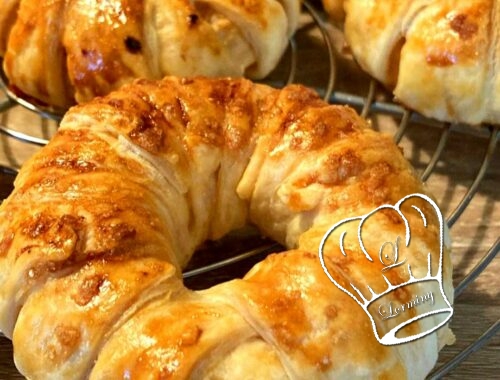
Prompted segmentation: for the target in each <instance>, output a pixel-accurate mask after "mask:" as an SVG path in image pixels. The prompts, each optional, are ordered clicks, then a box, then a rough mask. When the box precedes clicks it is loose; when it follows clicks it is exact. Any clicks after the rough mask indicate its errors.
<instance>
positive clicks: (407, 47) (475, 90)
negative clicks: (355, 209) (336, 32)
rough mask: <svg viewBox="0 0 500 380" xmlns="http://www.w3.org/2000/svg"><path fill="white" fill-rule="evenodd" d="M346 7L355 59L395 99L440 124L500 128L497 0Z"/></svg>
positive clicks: (393, 0)
mask: <svg viewBox="0 0 500 380" xmlns="http://www.w3.org/2000/svg"><path fill="white" fill-rule="evenodd" d="M326 3H328V2H326ZM326 5H327V4H325V6H326ZM343 7H344V9H345V13H346V17H345V24H344V31H345V36H346V40H347V43H348V44H349V47H350V48H351V50H352V53H353V56H354V57H355V59H356V60H357V62H358V63H359V64H360V66H361V67H362V68H363V69H364V70H366V71H367V72H368V73H369V74H371V75H372V76H373V77H375V78H376V79H378V80H379V81H381V82H382V83H383V84H385V85H386V86H387V87H388V88H390V89H391V90H393V91H394V95H395V97H396V100H398V101H400V102H401V103H403V104H405V105H407V106H408V107H410V108H412V109H414V110H416V111H418V112H420V113H422V114H424V115H426V116H428V117H433V118H436V119H438V120H443V121H450V122H464V123H469V124H473V125H475V124H480V123H498V121H499V117H500V116H499V115H500V108H499V104H498V101H497V100H496V99H497V96H495V94H496V93H497V90H498V88H499V84H498V83H499V80H498V68H497V64H496V62H497V61H498V54H499V51H500V50H499V49H498V33H499V28H498V27H497V26H496V25H498V22H499V21H500V19H499V17H500V8H499V3H498V2H497V1H494V0H473V1H468V0H418V1H396V0H386V1H370V2H364V1H354V0H353V1H351V0H345V1H343ZM327 10H328V8H327Z"/></svg>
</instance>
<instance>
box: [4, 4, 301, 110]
mask: <svg viewBox="0 0 500 380" xmlns="http://www.w3.org/2000/svg"><path fill="white" fill-rule="evenodd" d="M299 13H300V1H299V0H284V1H277V0H251V1H236V0H197V1H188V0H171V1H167V2H166V1H160V0H142V1H130V0H120V1H111V2H110V1H104V2H101V1H89V0H68V1H63V0H57V1H52V0H42V1H33V0H23V1H19V0H17V1H16V0H8V1H4V2H2V4H0V56H3V60H4V64H3V69H4V71H5V74H6V76H7V78H8V80H9V85H10V86H11V88H12V89H13V90H14V91H16V92H18V93H20V94H21V95H23V96H28V97H30V98H32V99H34V100H35V101H36V102H38V103H40V104H44V105H48V106H52V107H53V108H56V109H63V110H64V109H66V108H68V107H69V106H70V105H73V104H74V103H75V101H76V102H79V103H80V102H85V101H88V100H90V99H92V98H93V97H95V96H100V95H104V94H107V93H108V92H110V91H111V90H113V89H116V88H118V87H120V86H121V85H123V84H124V83H128V82H131V81H132V80H133V79H135V78H149V79H160V78H162V77H163V76H165V75H176V76H193V75H205V76H214V77H215V76H232V77H240V76H247V77H251V78H254V79H260V78H263V77H265V76H266V75H268V74H269V73H270V72H271V71H272V70H273V69H274V68H275V66H276V65H277V64H278V62H279V60H280V58H281V56H282V54H283V52H284V51H285V48H286V46H287V44H288V38H289V37H290V36H291V35H292V34H293V33H294V32H295V29H296V28H297V23H298V17H299Z"/></svg>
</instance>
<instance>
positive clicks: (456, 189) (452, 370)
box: [0, 1, 500, 379]
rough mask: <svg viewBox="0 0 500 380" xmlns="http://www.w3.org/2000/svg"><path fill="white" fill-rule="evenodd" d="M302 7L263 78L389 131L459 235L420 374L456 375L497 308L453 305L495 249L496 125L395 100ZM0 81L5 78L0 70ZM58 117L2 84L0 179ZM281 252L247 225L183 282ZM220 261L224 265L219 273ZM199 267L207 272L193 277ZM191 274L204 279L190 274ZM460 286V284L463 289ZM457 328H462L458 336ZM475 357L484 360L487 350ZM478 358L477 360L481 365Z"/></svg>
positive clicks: (327, 26)
mask: <svg viewBox="0 0 500 380" xmlns="http://www.w3.org/2000/svg"><path fill="white" fill-rule="evenodd" d="M303 6H304V13H303V15H302V18H301V27H300V28H299V31H298V32H297V33H296V35H295V36H294V38H293V39H292V40H291V41H290V45H289V48H288V50H287V52H286V53H285V56H284V57H283V59H282V62H281V63H280V65H279V66H278V68H277V69H276V70H275V72H273V73H272V74H271V75H270V76H269V77H268V78H266V79H265V80H264V81H263V82H264V83H267V84H270V85H273V86H275V87H280V86H283V85H286V84H290V83H302V84H305V85H306V86H309V87H313V88H315V89H316V90H317V91H318V93H320V94H321V95H322V96H323V98H324V99H325V100H327V101H329V102H331V103H336V104H346V105H350V106H352V107H354V108H356V109H357V110H358V111H359V112H360V113H361V115H362V116H363V117H365V118H368V119H369V120H370V121H371V122H372V125H373V127H374V128H375V129H379V130H381V131H383V132H388V133H392V134H393V136H394V139H395V141H396V142H397V143H398V144H399V145H401V146H402V147H403V149H404V151H405V153H406V155H407V156H408V152H409V157H407V158H408V159H409V160H410V162H411V163H412V164H413V166H414V167H415V168H416V169H417V170H419V172H420V173H421V174H420V175H421V178H422V180H423V181H424V182H425V183H426V185H427V186H428V187H429V189H430V190H431V192H432V193H433V194H434V195H435V196H436V198H438V200H440V202H439V203H440V205H441V208H442V211H443V213H444V214H446V215H447V217H446V220H447V224H448V226H449V228H450V229H451V236H452V238H453V237H454V235H455V231H457V232H456V235H457V236H459V237H461V239H459V241H460V242H461V243H460V244H459V246H458V247H456V246H453V247H452V250H453V252H452V253H453V256H454V266H455V274H454V276H455V278H454V279H455V284H456V285H455V305H454V308H455V316H454V320H453V322H452V329H453V330H454V331H455V333H456V334H457V343H456V344H455V345H454V346H448V347H445V348H444V349H443V350H442V351H441V353H440V361H439V362H438V365H437V367H436V369H435V370H434V372H433V373H431V375H430V376H429V378H430V379H438V378H442V377H450V378H460V377H461V376H462V373H461V368H463V367H464V363H466V361H468V360H471V359H469V355H471V354H472V353H474V352H477V351H479V350H481V349H482V351H484V350H485V347H484V346H485V345H487V344H488V343H491V341H492V339H493V338H494V337H496V336H497V333H498V331H499V330H500V319H499V318H498V314H499V313H498V311H499V309H500V305H498V303H499V302H498V299H497V298H494V297H495V296H496V293H495V292H493V296H492V297H493V299H492V300H490V303H495V301H496V303H497V305H492V306H491V308H488V307H487V306H484V307H483V308H487V309H488V310H487V312H486V313H484V314H485V315H483V314H482V313H481V311H480V310H479V311H478V310H477V307H476V304H474V302H470V304H468V303H467V302H463V304H462V303H461V301H462V299H465V301H470V300H471V299H475V298H477V297H478V295H477V292H480V291H482V289H481V288H479V289H475V291H474V289H473V290H470V288H472V287H473V285H474V283H475V280H476V279H478V277H479V276H482V277H484V276H486V277H487V279H489V278H494V277H492V274H491V273H488V272H491V268H492V266H493V264H495V265H496V264H497V263H496V262H494V259H495V257H496V255H497V253H498V252H499V250H500V238H499V237H498V235H499V234H498V226H499V225H498V220H500V210H499V208H498V202H497V201H498V199H497V198H498V195H499V192H498V190H497V189H496V187H498V185H499V184H500V183H499V179H500V166H499V165H498V164H497V163H498V162H500V157H497V159H495V158H494V157H495V155H498V151H497V149H496V145H497V141H498V138H499V130H500V129H499V127H498V126H492V125H489V126H482V127H481V128H478V127H471V126H467V125H457V124H450V123H442V122H438V121H436V120H432V119H428V118H425V117H423V116H422V115H419V114H418V113H416V112H412V111H410V110H408V109H406V108H404V107H402V106H401V105H399V104H396V103H395V102H393V101H392V98H391V97H390V96H389V95H388V94H387V93H386V92H385V91H383V89H381V88H380V87H379V86H378V85H377V83H376V82H375V81H374V80H373V79H371V78H369V77H368V76H366V74H363V73H362V72H361V71H360V70H359V68H358V67H357V66H356V64H355V63H354V62H353V61H352V59H351V58H350V57H349V56H348V54H343V49H342V36H341V33H340V32H339V30H338V29H337V28H335V27H334V26H333V25H332V24H331V23H329V22H327V21H326V18H325V16H324V14H323V13H321V12H320V11H318V10H317V8H316V7H315V6H314V5H311V3H309V2H307V1H305V2H304V3H303ZM311 57H314V59H311ZM0 63H1V62H0ZM2 75H3V74H2ZM1 79H2V81H3V82H4V83H7V82H6V78H5V77H3V76H2V78H1ZM18 120H22V121H18ZM27 120H28V121H27ZM59 120H60V115H59V114H57V113H54V112H52V111H51V110H48V109H43V108H40V107H38V106H35V105H33V104H32V103H30V102H28V101H26V100H24V99H22V98H19V97H18V96H16V94H15V93H13V92H11V91H10V90H9V88H8V87H7V86H6V85H3V86H2V94H0V151H1V153H2V156H0V159H1V160H2V161H0V177H1V176H2V175H3V176H4V177H5V176H7V177H9V178H13V177H14V175H15V174H16V173H17V170H18V168H19V167H20V165H21V164H22V162H23V161H24V160H25V159H26V158H28V157H29V156H30V155H31V154H32V153H33V152H34V151H36V150H37V149H39V148H40V147H41V146H43V145H45V144H46V143H47V142H48V140H49V139H50V137H51V135H52V134H53V133H54V132H55V130H56V129H57V123H58V121H59ZM26 125H30V126H33V125H37V126H38V125H39V127H36V128H33V127H26ZM19 152H22V153H23V154H21V155H20V157H18V156H19V154H16V153H19ZM464 168H465V169H464ZM444 184H445V185H446V186H444ZM443 186H444V187H443ZM478 210H479V215H478ZM495 223H496V224H495ZM471 230H473V231H472V232H473V233H472V234H471V233H470V232H471ZM465 235H467V236H471V237H470V239H462V237H463V236H465ZM469 243H470V244H469ZM221 247H224V250H223V251H225V252H227V254H226V255H225V256H224V257H223V258H221V257H220V255H218V256H217V258H214V256H213V255H211V252H213V251H215V249H216V250H217V251H218V252H221V251H222V250H221V249H220V248H221ZM281 249H282V247H280V246H279V245H277V244H276V243H274V242H272V241H269V240H267V239H264V238H261V237H260V236H259V235H258V233H257V232H256V231H254V230H242V231H236V232H235V233H233V234H231V235H230V236H228V237H226V238H224V239H222V240H221V241H220V242H213V243H211V242H209V243H207V246H206V247H204V248H202V249H201V251H203V252H204V254H198V255H195V257H194V258H193V260H192V262H191V263H190V265H189V266H188V268H187V269H186V271H185V272H184V274H183V276H184V278H185V282H186V284H187V285H188V286H190V287H192V288H196V287H206V286H210V285H212V284H214V283H217V282H220V281H224V280H227V279H229V278H234V277H237V276H238V275H242V274H243V273H245V272H246V271H247V270H248V269H249V268H250V267H251V266H253V264H255V263H256V262H258V261H260V260H261V259H262V258H264V257H265V256H266V255H267V254H269V253H270V252H275V251H279V250H281ZM457 251H458V253H457ZM200 253H201V252H200ZM228 268H232V269H231V270H230V271H228ZM235 268H236V269H235ZM208 272H210V276H200V275H201V274H204V273H208ZM228 272H230V273H229V274H228ZM200 278H204V279H205V280H206V279H207V278H209V279H210V280H209V282H207V281H203V282H199V281H197V279H200ZM210 281H211V283H210ZM486 282H488V280H487V281H486ZM476 283H477V282H476ZM467 288H469V291H468V292H465V290H466V289H467ZM471 314H472V315H471ZM486 314H487V315H486ZM474 318H475V319H477V322H476V323H474V322H473V320H474ZM460 321H461V323H462V324H463V325H464V326H467V325H471V328H470V329H468V330H467V329H462V328H461V327H462V326H460V328H458V329H457V327H456V326H458V324H459V322H460ZM464 321H465V322H464ZM462 330H467V332H466V333H465V334H461V332H462ZM462 335H463V336H462ZM0 343H1V342H0ZM478 355H479V354H476V355H474V356H478ZM485 355H486V356H485V357H486V359H487V356H488V355H494V353H493V354H485ZM486 359H485V360H486ZM482 360H483V359H482V358H481V359H479V360H477V361H478V362H479V363H481V362H482ZM496 362H497V363H498V358H497V360H496ZM461 365H462V366H461ZM457 367H459V368H457ZM12 368H13V369H12V372H9V371H7V372H6V373H10V374H14V372H13V371H15V367H14V364H13V363H12ZM499 370H500V368H499V367H498V364H497V366H496V368H490V371H491V372H489V373H491V374H492V375H493V374H497V375H498V371H499ZM482 371H483V368H482V367H481V366H480V364H478V365H477V366H476V367H474V368H472V369H467V373H466V375H467V377H468V378H472V377H477V378H486V377H488V375H487V374H486V375H485V374H484V373H483V372H482ZM1 374H2V371H0V375H1ZM15 376H16V375H14V377H15Z"/></svg>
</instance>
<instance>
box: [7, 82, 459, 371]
mask: <svg viewBox="0 0 500 380" xmlns="http://www.w3.org/2000/svg"><path fill="white" fill-rule="evenodd" d="M415 192H421V193H422V192H425V189H424V188H423V185H422V183H421V182H420V181H419V179H418V178H417V177H416V176H415V174H414V172H413V170H412V168H411V167H410V165H409V164H408V162H407V161H406V160H405V159H404V157H403V155H402V153H401V151H400V149H399V148H398V147H397V146H396V145H395V144H394V143H393V141H392V139H391V138H390V137H389V136H386V135H383V134H381V133H378V132H375V131H373V130H372V129H370V128H369V126H368V124H367V123H366V122H365V121H364V120H363V119H361V118H360V117H359V116H358V115H357V114H356V113H355V111H353V110H352V109H351V108H348V107H344V106H336V105H329V104H327V103H325V102H324V101H322V100H321V99H320V98H319V97H318V95H317V94H316V93H314V92H313V91H312V90H309V89H306V88H305V87H303V86H299V85H291V86H288V87H285V88H283V89H281V90H278V89H273V88H270V87H267V86H265V85H259V84H253V83H252V82H250V81H248V80H244V79H239V80H236V79H234V80H233V79H207V78H196V79H180V78H173V77H167V78H165V79H164V80H162V81H159V82H151V81H146V80H141V81H137V82H136V83H134V84H131V85H126V86H124V87H123V88H122V89H120V90H119V91H117V92H113V93H112V94H110V95H109V96H106V97H102V98H96V99H94V100H92V101H90V102H88V103H86V104H84V105H79V106H75V107H73V108H71V109H70V110H69V112H68V113H67V114H66V116H65V117H64V119H63V121H62V122H61V126H60V129H59V130H58V132H57V134H56V135H55V137H53V139H52V140H51V141H50V143H49V144H48V145H47V146H45V147H44V148H42V149H41V150H40V151H39V152H38V153H37V154H36V155H35V156H34V157H33V158H32V159H30V160H29V161H28V162H27V163H26V164H25V165H24V166H23V168H22V170H21V171H20V172H19V175H18V177H17V178H16V181H15V189H14V191H13V193H12V194H11V195H10V196H9V198H8V199H7V200H5V201H4V202H3V203H2V205H1V207H0V330H1V331H2V332H3V333H4V334H5V335H6V336H7V337H10V338H12V339H13V345H14V349H15V350H14V351H15V362H16V365H17V367H18V368H19V370H20V372H21V373H23V374H24V375H26V376H27V377H29V378H31V379H41V378H51V379H64V378H72V379H77V378H87V377H88V378H90V379H115V378H150V377H151V378H187V377H191V378H206V379H220V378H256V379H264V378H265V379H284V378H293V379H311V378H353V377H367V376H369V377H374V378H379V377H387V378H394V379H396V378H397V379H401V378H405V377H408V378H423V377H424V376H425V375H426V374H427V373H428V372H429V371H430V370H431V368H432V367H433V366H434V364H435V362H436V359H437V355H438V351H439V349H440V348H441V346H442V345H443V344H445V343H446V342H447V340H448V337H449V336H450V335H449V334H451V333H450V331H449V329H448V328H447V327H445V328H442V329H440V330H438V333H433V334H431V335H428V336H426V337H425V338H422V339H418V340H416V341H414V342H411V343H408V344H400V345H394V346H384V345H381V344H380V343H379V342H378V341H377V340H376V339H375V336H374V333H373V331H372V326H371V325H370V323H369V321H368V318H367V316H366V315H365V314H364V313H362V312H361V309H360V308H359V306H358V304H357V303H356V302H355V301H354V300H353V298H351V297H349V296H348V295H347V294H346V293H344V292H342V291H341V290H339V289H338V288H337V287H336V286H334V285H333V283H332V282H331V281H330V280H329V279H328V277H327V276H326V275H325V272H324V271H323V268H322V266H321V264H320V260H319V258H318V248H319V246H320V242H321V240H322V238H323V236H324V235H325V232H326V231H327V230H328V229H329V228H330V227H331V226H332V225H333V224H334V223H336V222H338V221H339V220H341V219H343V218H346V217H351V216H356V215H361V214H365V213H367V212H369V211H372V210H373V209H374V208H376V207H378V206H380V205H382V204H385V203H388V204H394V203H395V202H396V201H398V200H399V199H401V198H402V197H404V196H406V195H408V194H412V193H415ZM420 207H421V209H422V210H424V209H425V207H426V206H425V205H421V206H420ZM402 210H403V211H404V212H405V213H407V214H408V220H409V222H410V225H411V227H412V228H414V227H415V229H416V230H415V233H414V234H413V236H412V240H411V244H410V246H409V248H408V249H409V251H408V252H409V253H408V255H410V256H411V259H412V260H416V262H417V263H418V262H421V261H422V260H424V261H425V260H426V257H427V256H426V254H425V252H430V253H431V255H432V259H433V260H434V259H436V252H437V251H438V249H437V246H438V239H437V235H438V234H439V231H438V230H439V228H438V225H437V219H436V218H428V228H422V227H418V226H417V225H416V222H415V221H416V220H418V218H419V216H418V215H417V213H416V212H413V211H411V207H406V206H404V207H403V208H402ZM247 223H253V224H255V225H256V226H257V227H258V228H259V229H260V231H261V232H262V233H263V234H265V235H267V236H270V237H272V238H273V239H275V240H277V241H278V242H280V243H282V244H284V245H286V246H287V247H288V248H289V249H290V250H289V251H287V252H285V253H280V254H274V255H271V256H269V257H268V258H266V259H265V260H263V261H262V262H260V263H259V264H257V265H256V266H255V267H254V268H253V269H252V270H251V271H250V272H249V273H248V274H247V275H246V276H245V278H244V279H240V280H234V281H230V282H226V283H222V284H220V285H217V286H214V287H212V288H210V289H207V290H203V291H190V290H188V289H186V288H185V287H184V286H183V284H182V280H181V279H180V272H181V268H183V267H184V266H185V265H186V263H187V262H188V260H189V259H190V257H191V255H192V254H193V252H194V251H195V250H196V248H197V247H198V246H199V245H200V244H201V243H202V242H204V241H206V240H207V239H217V238H219V237H221V236H222V235H224V234H226V233H227V232H229V231H231V230H233V229H235V228H238V227H241V226H244V225H245V224H247ZM414 225H415V226H414ZM348 228H349V229H352V228H354V226H349V227H348ZM401 228H403V227H402V225H401V221H400V220H398V218H397V217H396V218H395V217H394V215H393V214H391V213H390V212H381V213H379V214H378V215H377V216H376V217H375V222H374V223H371V224H369V225H367V227H366V229H365V232H364V233H366V234H367V235H366V236H367V240H366V242H365V244H366V247H367V249H369V250H373V249H375V250H378V248H379V247H380V244H381V242H380V235H381V231H387V232H388V233H389V232H390V233H401ZM332 241H333V240H332ZM359 252H360V251H359V247H356V246H355V245H354V244H351V245H350V246H349V250H348V253H349V254H348V257H347V258H345V260H344V257H343V256H342V254H341V252H340V250H339V247H336V246H335V244H332V245H331V246H328V247H327V248H326V250H325V253H324V258H325V260H326V262H327V266H328V268H331V270H332V271H334V272H335V273H336V274H335V276H336V277H337V278H338V279H339V281H344V282H345V281H349V280H359V279H362V280H363V281H364V280H366V281H367V283H369V284H370V286H371V289H373V290H374V291H380V290H381V289H382V288H383V289H385V288H386V287H387V283H386V282H385V281H384V279H383V276H381V274H380V269H381V268H383V267H384V266H383V264H382V263H381V262H377V261H374V262H372V263H370V262H369V261H368V260H366V258H365V257H364V256H363V255H360V254H359ZM433 262H434V261H433ZM415 268H416V267H415ZM414 275H417V271H416V269H415V270H414ZM386 276H387V278H389V279H390V280H391V281H397V280H399V279H404V278H406V277H407V276H408V273H406V272H405V271H404V270H403V269H401V268H394V269H393V270H391V271H389V273H388V274H387V275H386ZM443 281H444V288H445V291H446V293H447V295H448V298H449V299H452V296H453V289H452V282H451V264H450V259H449V255H448V251H447V250H446V251H445V255H444V260H443ZM419 286H421V288H419V289H420V290H421V291H422V292H423V291H425V289H426V286H427V285H426V283H422V284H419ZM360 289H362V288H360ZM366 289H367V288H363V289H362V292H367V290H366ZM413 296H414V295H412V294H410V293H409V292H406V291H402V290H401V291H398V292H394V294H392V295H390V297H391V298H390V300H393V301H394V302H407V301H409V300H411V298H412V297H413ZM411 326H412V327H411V328H412V330H413V332H418V331H421V330H422V329H424V328H425V325H424V324H423V323H422V324H421V323H420V322H417V323H415V324H413V325H411Z"/></svg>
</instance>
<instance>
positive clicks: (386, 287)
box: [319, 194, 453, 345]
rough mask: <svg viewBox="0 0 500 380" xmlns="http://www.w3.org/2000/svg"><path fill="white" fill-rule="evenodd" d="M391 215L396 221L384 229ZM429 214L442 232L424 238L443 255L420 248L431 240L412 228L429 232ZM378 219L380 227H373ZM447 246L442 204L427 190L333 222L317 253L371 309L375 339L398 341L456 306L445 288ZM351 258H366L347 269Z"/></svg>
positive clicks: (432, 327) (438, 323)
mask: <svg viewBox="0 0 500 380" xmlns="http://www.w3.org/2000/svg"><path fill="white" fill-rule="evenodd" d="M403 205H404V208H403ZM403 209H404V212H403ZM410 213H412V217H411V218H409V217H408V215H409V214H410ZM387 215H389V216H390V219H391V220H393V221H395V222H394V223H392V224H390V227H391V228H387V229H385V228H384V227H385V226H384V223H383V221H384V220H387V218H386V216H387ZM384 218H385V219H384ZM430 220H433V221H434V223H432V225H433V228H434V229H435V228H436V225H438V226H439V233H436V234H427V235H426V238H427V239H429V236H431V237H432V238H434V236H435V239H438V240H439V242H438V243H439V244H438V245H436V244H433V245H432V246H433V247H436V246H438V247H439V255H438V254H437V253H436V252H434V253H433V254H431V252H417V253H416V251H419V250H420V251H421V250H422V249H423V248H426V247H427V245H425V244H422V242H421V241H419V239H418V236H412V233H414V231H413V230H415V231H419V232H420V233H422V231H424V232H427V231H425V230H426V229H428V228H429V221H430ZM381 221H382V222H381ZM377 223H379V224H381V225H380V226H377V227H379V228H375V224H377ZM394 225H399V226H400V228H399V230H398V231H399V232H400V233H398V234H396V233H395V232H394V228H393V226H394ZM368 229H371V230H370V233H367V232H366V230H368ZM415 233H416V232H415ZM412 238H413V239H412ZM368 240H370V241H369V242H368ZM410 243H412V244H413V246H411V248H410ZM327 244H328V247H331V245H332V244H333V245H336V249H334V250H331V249H329V248H327ZM443 248H444V223H443V217H442V215H441V212H440V210H439V208H438V206H437V205H436V204H435V203H434V201H432V199H430V198H429V197H428V196H426V195H423V194H411V195H408V196H406V197H404V198H402V199H401V200H400V201H399V202H397V203H396V204H395V205H382V206H380V207H378V208H377V209H375V210H373V211H372V212H370V213H368V214H366V215H362V216H358V217H352V218H347V219H344V220H341V221H339V222H338V223H336V224H334V225H333V226H332V227H331V228H329V229H328V231H327V232H326V233H325V235H324V236H323V239H322V241H321V244H320V247H319V259H320V261H321V266H322V267H323V270H324V272H325V274H326V275H327V276H328V278H329V279H330V280H331V281H332V282H333V284H334V285H335V286H337V287H338V288H339V289H340V290H342V291H343V292H345V293H346V294H348V295H349V296H350V297H352V298H353V299H354V300H355V301H356V302H357V303H358V304H359V306H360V307H361V308H362V309H363V310H364V311H365V313H366V314H367V315H368V317H369V318H370V321H371V324H372V327H373V331H374V334H375V337H376V338H377V340H378V341H379V342H380V343H381V344H383V345H394V344H400V343H406V342H410V341H413V340H416V339H419V338H421V337H424V336H426V335H428V334H431V333H432V332H434V331H436V330H437V329H439V328H440V327H442V326H444V325H445V324H446V323H447V322H448V321H449V319H450V318H451V317H452V315H453V308H452V306H451V304H450V302H449V300H448V298H447V296H446V294H445V292H444V289H443V271H442V268H443ZM339 251H340V253H339ZM331 252H334V255H335V257H332V253H331ZM438 257H439V259H438ZM365 260H367V261H366V262H364V261H365ZM353 261H355V262H356V263H359V262H360V261H361V262H362V263H361V265H360V266H358V267H357V268H356V270H350V269H349V265H351V264H352V262H353ZM433 261H434V262H433ZM356 265H358V264H356ZM361 267H362V268H361ZM346 268H347V269H346ZM360 273H361V274H360ZM363 273H364V274H367V275H366V277H364V276H363ZM378 273H380V275H378ZM370 281H371V282H370ZM372 282H373V283H372ZM416 325H417V326H418V328H415V327H416Z"/></svg>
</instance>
